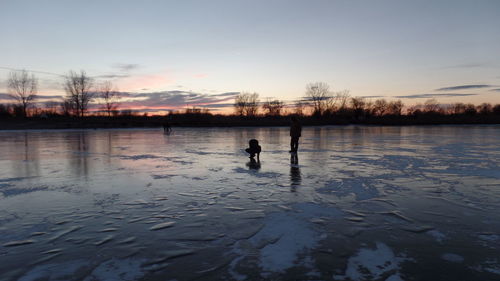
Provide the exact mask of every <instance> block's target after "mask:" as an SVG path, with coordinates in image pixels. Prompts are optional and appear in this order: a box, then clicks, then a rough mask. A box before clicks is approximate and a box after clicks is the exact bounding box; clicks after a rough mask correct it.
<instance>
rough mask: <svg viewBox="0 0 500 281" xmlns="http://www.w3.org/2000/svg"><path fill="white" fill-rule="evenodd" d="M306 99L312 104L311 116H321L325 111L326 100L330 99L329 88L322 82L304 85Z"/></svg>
mask: <svg viewBox="0 0 500 281" xmlns="http://www.w3.org/2000/svg"><path fill="white" fill-rule="evenodd" d="M306 97H308V98H309V100H310V101H311V103H312V106H313V115H317V116H321V115H322V114H323V112H324V111H325V109H326V100H328V99H329V98H330V86H329V85H328V84H327V83H324V82H315V83H309V84H307V85H306Z"/></svg>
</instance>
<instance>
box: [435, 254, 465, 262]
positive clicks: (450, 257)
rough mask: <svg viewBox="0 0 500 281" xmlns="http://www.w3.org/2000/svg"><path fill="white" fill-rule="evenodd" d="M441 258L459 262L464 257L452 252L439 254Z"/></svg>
mask: <svg viewBox="0 0 500 281" xmlns="http://www.w3.org/2000/svg"><path fill="white" fill-rule="evenodd" d="M441 258H442V259H443V260H445V261H449V262H456V263H461V262H463V261H464V257H462V256H460V255H457V254H452V253H446V254H443V255H441Z"/></svg>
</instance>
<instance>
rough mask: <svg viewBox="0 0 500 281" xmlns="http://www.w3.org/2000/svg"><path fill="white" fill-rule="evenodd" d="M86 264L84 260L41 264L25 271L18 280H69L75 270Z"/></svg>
mask: <svg viewBox="0 0 500 281" xmlns="http://www.w3.org/2000/svg"><path fill="white" fill-rule="evenodd" d="M86 266H89V264H88V262H87V261H84V260H75V261H70V262H64V263H52V264H43V265H39V266H36V267H35V268H33V269H32V270H30V271H28V272H27V273H25V274H24V275H23V276H21V277H20V278H19V279H18V281H35V280H70V279H72V278H73V277H74V273H75V272H76V271H77V270H79V269H81V268H82V267H86Z"/></svg>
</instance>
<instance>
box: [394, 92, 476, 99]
mask: <svg viewBox="0 0 500 281" xmlns="http://www.w3.org/2000/svg"><path fill="white" fill-rule="evenodd" d="M476 95H477V94H457V93H446V94H416V95H407V96H394V97H395V98H398V99H424V98H427V99H430V98H448V97H466V96H476Z"/></svg>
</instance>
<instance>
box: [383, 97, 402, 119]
mask: <svg viewBox="0 0 500 281" xmlns="http://www.w3.org/2000/svg"><path fill="white" fill-rule="evenodd" d="M403 107H404V104H403V102H402V101H401V100H397V101H391V102H390V103H389V104H388V105H387V113H388V114H392V115H398V116H399V115H401V113H402V112H403Z"/></svg>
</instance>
